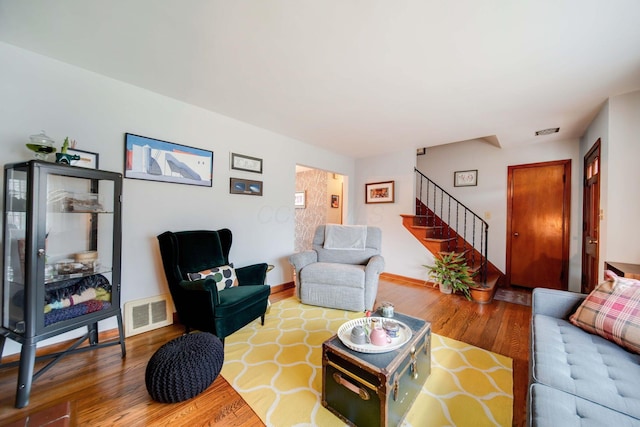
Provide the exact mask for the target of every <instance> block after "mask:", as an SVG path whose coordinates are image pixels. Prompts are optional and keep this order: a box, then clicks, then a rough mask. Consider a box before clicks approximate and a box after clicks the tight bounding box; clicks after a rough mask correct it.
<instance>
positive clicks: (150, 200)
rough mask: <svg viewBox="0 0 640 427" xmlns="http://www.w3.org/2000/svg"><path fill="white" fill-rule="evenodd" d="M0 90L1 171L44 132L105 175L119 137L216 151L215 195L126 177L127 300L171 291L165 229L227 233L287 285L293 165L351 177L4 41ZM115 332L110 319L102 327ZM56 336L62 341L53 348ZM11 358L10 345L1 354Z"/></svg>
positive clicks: (272, 279)
mask: <svg viewBox="0 0 640 427" xmlns="http://www.w3.org/2000/svg"><path fill="white" fill-rule="evenodd" d="M123 66H125V64H123ZM0 93H1V94H2V96H1V97H0V117H1V118H2V126H0V141H2V151H0V162H1V163H2V164H6V163H13V162H18V161H24V160H29V159H30V158H32V153H31V152H30V151H28V150H27V148H26V147H25V143H26V142H27V138H28V136H29V135H31V134H34V133H39V132H40V130H45V131H46V133H47V134H48V135H49V136H51V137H52V138H54V139H55V140H56V141H58V144H57V145H58V147H60V145H61V142H62V140H63V139H64V137H66V136H69V137H70V138H73V139H76V140H77V141H78V144H79V145H78V147H77V148H79V149H83V150H87V151H93V152H97V153H99V155H100V168H101V169H104V170H109V171H116V172H122V171H123V165H124V133H125V132H131V133H136V134H140V135H144V136H149V137H152V138H157V139H162V140H167V141H171V142H176V143H179V144H184V145H189V146H194V147H198V148H203V149H208V150H212V151H213V152H214V172H213V173H214V176H213V188H209V187H197V186H189V185H180V184H169V183H160V182H152V181H141V180H132V179H125V180H124V203H123V218H124V220H123V222H124V224H123V259H122V301H123V302H126V301H130V300H135V299H139V298H143V297H149V296H154V295H158V294H161V293H167V292H168V290H167V285H166V280H165V278H164V273H163V271H162V267H161V262H160V258H159V251H158V247H157V241H156V235H158V234H159V233H161V232H163V231H165V230H185V229H197V228H208V229H217V228H222V227H228V228H230V229H231V230H232V231H233V233H234V242H233V246H232V250H231V255H230V258H231V260H232V261H233V262H234V263H235V264H236V265H238V266H243V265H247V264H251V263H255V262H267V263H271V264H275V265H276V269H275V270H274V271H272V272H270V273H269V275H268V277H267V280H268V282H269V283H270V284H281V283H285V282H289V281H291V277H292V276H291V267H290V266H289V263H288V261H287V257H288V256H289V255H290V254H291V253H293V245H294V209H293V193H294V191H295V165H296V163H300V164H305V165H309V166H312V167H316V168H318V169H325V170H333V171H336V172H338V173H340V174H343V175H352V176H353V175H354V168H355V162H354V160H353V159H351V158H348V157H345V156H340V155H337V154H334V153H331V152H328V151H326V150H323V149H320V148H317V147H314V146H311V145H308V144H304V143H302V142H300V141H295V140H292V139H290V138H287V137H284V136H282V135H278V134H275V133H272V132H269V131H266V130H264V129H260V128H257V127H255V126H251V125H248V124H245V123H242V122H239V121H237V120H233V119H230V118H227V117H224V116H221V115H219V114H215V113H211V112H209V111H206V110H203V109H200V108H197V107H194V106H191V105H188V104H185V103H182V102H179V101H176V100H173V99H170V98H167V97H164V96H161V95H158V94H155V93H152V92H149V91H147V90H144V89H140V88H138V87H135V86H132V85H128V84H125V83H122V82H119V81H116V80H113V79H110V78H107V77H104V76H101V75H98V74H95V73H91V72H88V71H85V70H83V69H80V68H77V67H74V66H70V65H68V64H64V63H62V62H59V61H56V60H52V59H49V58H47V57H44V56H41V55H38V54H35V53H32V52H29V51H26V50H22V49H18V48H15V47H13V46H11V45H8V44H5V43H0ZM230 152H236V153H240V154H247V155H251V156H255V157H259V158H262V159H263V162H264V163H263V169H264V173H263V174H262V175H257V174H252V173H249V172H244V173H243V172H238V171H234V172H231V171H230V169H229V153H230ZM230 176H234V177H246V178H249V179H258V180H262V181H263V182H264V196H263V197H256V196H243V195H232V194H229V177H230ZM0 191H2V190H0ZM349 208H350V209H351V210H352V209H353V206H350V207H349ZM112 327H115V322H114V321H112V320H109V321H106V322H105V325H103V326H102V328H112ZM76 335H77V334H76ZM61 339H68V336H67V335H65V336H61V337H56V338H53V339H52V340H51V342H53V341H59V340H61ZM43 344H47V342H45V343H43ZM17 351H19V346H18V345H17V344H15V343H13V342H12V341H7V344H6V345H5V350H4V353H5V354H12V353H15V352H17Z"/></svg>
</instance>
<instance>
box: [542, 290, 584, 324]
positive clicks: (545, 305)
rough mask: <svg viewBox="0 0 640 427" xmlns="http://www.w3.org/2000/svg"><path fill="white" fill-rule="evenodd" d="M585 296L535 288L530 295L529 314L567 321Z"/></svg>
mask: <svg viewBox="0 0 640 427" xmlns="http://www.w3.org/2000/svg"><path fill="white" fill-rule="evenodd" d="M586 297H587V296H586V295H585V294H579V293H576V292H569V291H561V290H558V289H546V288H535V289H534V290H533V293H532V302H531V314H532V315H536V314H542V315H544V316H550V317H555V318H557V319H567V318H569V316H570V315H571V314H573V313H574V312H575V311H576V309H577V308H578V306H579V305H580V304H581V303H582V301H583V300H584V299H585V298H586Z"/></svg>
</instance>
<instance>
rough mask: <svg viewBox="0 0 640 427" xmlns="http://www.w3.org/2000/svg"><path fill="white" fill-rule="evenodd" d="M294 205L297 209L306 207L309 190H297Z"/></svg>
mask: <svg viewBox="0 0 640 427" xmlns="http://www.w3.org/2000/svg"><path fill="white" fill-rule="evenodd" d="M293 206H295V207H296V209H304V208H305V207H306V206H307V192H306V191H296V192H295V199H294V202H293Z"/></svg>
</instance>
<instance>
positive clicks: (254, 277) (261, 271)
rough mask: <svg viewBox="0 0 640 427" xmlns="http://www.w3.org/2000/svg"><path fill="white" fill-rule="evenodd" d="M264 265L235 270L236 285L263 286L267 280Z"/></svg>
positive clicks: (265, 265)
mask: <svg viewBox="0 0 640 427" xmlns="http://www.w3.org/2000/svg"><path fill="white" fill-rule="evenodd" d="M268 267H269V265H267V264H266V263H262V264H253V265H247V266H245V267H240V268H236V277H238V285H239V286H242V285H264V282H265V280H266V278H267V268H268Z"/></svg>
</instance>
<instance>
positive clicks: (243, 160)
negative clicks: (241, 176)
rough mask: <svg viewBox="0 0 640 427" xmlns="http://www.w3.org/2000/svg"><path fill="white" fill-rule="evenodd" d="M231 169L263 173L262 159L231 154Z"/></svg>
mask: <svg viewBox="0 0 640 427" xmlns="http://www.w3.org/2000/svg"><path fill="white" fill-rule="evenodd" d="M231 169H236V170H239V171H245V172H254V173H262V159H259V158H257V157H251V156H245V155H243V154H236V153H231Z"/></svg>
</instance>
